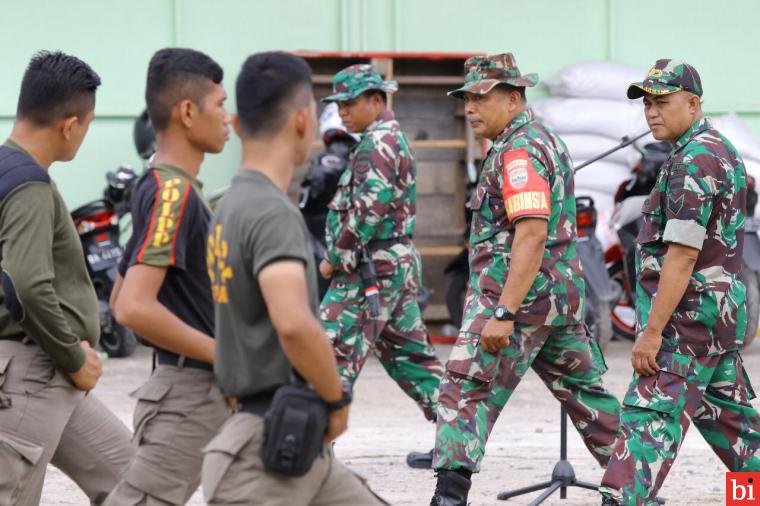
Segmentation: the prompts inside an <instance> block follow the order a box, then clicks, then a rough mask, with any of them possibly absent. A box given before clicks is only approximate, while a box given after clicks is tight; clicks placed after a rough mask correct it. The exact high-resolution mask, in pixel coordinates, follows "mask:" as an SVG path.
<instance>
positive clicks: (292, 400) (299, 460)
mask: <svg viewBox="0 0 760 506" xmlns="http://www.w3.org/2000/svg"><path fill="white" fill-rule="evenodd" d="M327 415H328V412H327V406H325V404H324V403H323V402H322V399H321V398H320V397H319V395H317V393H316V392H314V391H313V390H311V389H309V388H305V387H298V386H293V385H283V386H281V387H279V388H278V389H277V391H276V392H275V394H274V397H273V398H272V405H271V406H270V408H269V410H268V411H267V412H266V414H265V415H264V441H263V442H262V444H261V460H262V461H263V463H264V468H265V469H266V470H267V471H271V472H274V473H280V474H284V475H287V476H302V475H304V474H306V472H308V471H309V469H311V464H312V463H313V462H314V459H315V458H316V457H317V455H318V454H319V453H320V451H321V450H322V444H323V439H324V437H325V434H326V432H327Z"/></svg>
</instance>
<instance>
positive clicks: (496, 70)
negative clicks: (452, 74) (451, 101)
mask: <svg viewBox="0 0 760 506" xmlns="http://www.w3.org/2000/svg"><path fill="white" fill-rule="evenodd" d="M499 83H504V84H510V85H512V86H518V87H519V86H528V87H531V86H535V85H536V84H538V74H526V75H522V74H520V69H518V68H517V62H516V61H515V57H514V56H512V53H503V54H495V55H492V56H472V57H470V58H467V61H465V62H464V86H462V87H461V88H459V89H456V90H454V91H450V92H449V96H450V97H459V98H461V97H462V96H463V95H464V93H465V92H466V91H468V92H470V93H476V94H478V95H485V94H486V93H488V92H489V91H491V90H492V89H493V87H494V86H496V85H497V84H499Z"/></svg>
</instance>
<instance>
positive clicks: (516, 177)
mask: <svg viewBox="0 0 760 506" xmlns="http://www.w3.org/2000/svg"><path fill="white" fill-rule="evenodd" d="M502 167H503V169H504V186H503V187H502V189H501V192H502V197H504V207H505V208H506V211H507V217H508V218H509V221H511V222H514V221H515V220H516V219H518V218H522V217H525V216H535V217H547V218H548V217H549V215H550V210H549V203H550V202H551V193H550V191H549V183H548V182H547V181H546V179H544V178H543V177H541V176H540V175H539V174H538V172H536V169H535V167H533V162H531V161H530V157H529V156H528V152H527V151H526V150H525V149H516V150H514V151H507V152H505V153H504V154H503V155H502Z"/></svg>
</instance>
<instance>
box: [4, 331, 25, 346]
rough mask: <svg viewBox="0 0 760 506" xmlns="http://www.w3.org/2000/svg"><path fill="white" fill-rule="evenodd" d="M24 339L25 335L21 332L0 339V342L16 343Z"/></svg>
mask: <svg viewBox="0 0 760 506" xmlns="http://www.w3.org/2000/svg"><path fill="white" fill-rule="evenodd" d="M24 339H26V334H24V333H23V332H19V333H18V334H11V335H9V336H2V337H0V341H15V342H17V343H20V342H23V340H24Z"/></svg>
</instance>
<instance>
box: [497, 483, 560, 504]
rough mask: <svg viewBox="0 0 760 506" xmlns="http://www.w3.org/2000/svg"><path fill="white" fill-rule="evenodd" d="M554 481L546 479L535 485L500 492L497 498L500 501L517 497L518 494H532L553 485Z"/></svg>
mask: <svg viewBox="0 0 760 506" xmlns="http://www.w3.org/2000/svg"><path fill="white" fill-rule="evenodd" d="M552 483H553V482H551V481H544V482H541V483H536V484H535V485H531V486H529V487H523V488H516V489H514V490H510V491H509V492H499V495H497V496H496V498H497V499H498V500H500V501H506V500H507V499H511V498H512V497H517V496H518V495H523V494H530V493H531V492H535V491H536V490H543V489H545V488H547V487H550V486H552Z"/></svg>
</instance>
